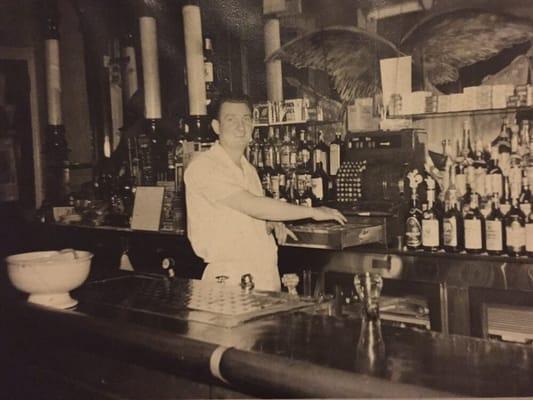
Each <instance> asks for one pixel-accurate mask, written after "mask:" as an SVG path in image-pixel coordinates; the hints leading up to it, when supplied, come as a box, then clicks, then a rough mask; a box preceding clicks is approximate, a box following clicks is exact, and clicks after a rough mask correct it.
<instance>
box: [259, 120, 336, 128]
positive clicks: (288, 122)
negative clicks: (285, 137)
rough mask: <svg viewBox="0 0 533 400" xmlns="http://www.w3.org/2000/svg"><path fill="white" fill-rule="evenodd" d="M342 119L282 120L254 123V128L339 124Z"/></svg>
mask: <svg viewBox="0 0 533 400" xmlns="http://www.w3.org/2000/svg"><path fill="white" fill-rule="evenodd" d="M341 122H342V121H316V120H307V121H304V120H301V121H281V122H272V123H270V124H254V128H259V127H265V126H284V125H303V124H309V125H330V124H338V123H341Z"/></svg>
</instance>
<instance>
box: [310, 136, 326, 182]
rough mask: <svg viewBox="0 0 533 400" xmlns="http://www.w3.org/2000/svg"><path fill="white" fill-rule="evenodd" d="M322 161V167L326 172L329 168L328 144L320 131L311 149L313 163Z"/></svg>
mask: <svg viewBox="0 0 533 400" xmlns="http://www.w3.org/2000/svg"><path fill="white" fill-rule="evenodd" d="M319 162H321V163H322V168H323V169H324V171H325V172H326V173H327V174H328V169H329V146H328V145H327V144H326V143H325V142H324V133H323V132H322V131H320V133H319V135H318V143H317V144H316V146H315V147H314V149H313V165H317V164H318V163H319Z"/></svg>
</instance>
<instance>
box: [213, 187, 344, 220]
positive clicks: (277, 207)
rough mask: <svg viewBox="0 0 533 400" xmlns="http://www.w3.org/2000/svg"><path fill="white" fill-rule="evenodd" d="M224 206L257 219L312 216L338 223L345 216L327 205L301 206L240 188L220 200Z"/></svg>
mask: <svg viewBox="0 0 533 400" xmlns="http://www.w3.org/2000/svg"><path fill="white" fill-rule="evenodd" d="M221 203H222V204H224V205H225V206H227V207H229V208H231V209H233V210H236V211H239V212H242V213H243V214H246V215H249V216H250V217H254V218H257V219H264V220H270V221H293V220H297V219H305V218H312V219H314V220H315V221H327V220H334V221H337V222H338V223H340V224H343V225H344V223H345V222H346V218H345V217H344V215H342V214H341V213H340V212H339V211H337V210H335V209H333V208H328V207H315V208H311V207H302V206H297V205H294V204H289V203H285V202H283V201H279V200H274V199H271V198H268V197H262V196H255V195H253V194H251V193H250V192H247V191H246V190H240V191H238V192H235V193H233V194H231V195H229V196H228V197H226V198H224V199H223V200H221Z"/></svg>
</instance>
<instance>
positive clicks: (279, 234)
mask: <svg viewBox="0 0 533 400" xmlns="http://www.w3.org/2000/svg"><path fill="white" fill-rule="evenodd" d="M266 227H267V233H268V234H271V233H272V231H274V236H275V237H276V240H277V242H278V244H285V242H286V241H287V236H290V237H291V238H293V239H294V240H298V238H297V237H296V235H295V234H294V232H293V231H291V230H290V229H289V228H287V227H286V226H285V224H284V223H283V222H274V221H267V223H266Z"/></svg>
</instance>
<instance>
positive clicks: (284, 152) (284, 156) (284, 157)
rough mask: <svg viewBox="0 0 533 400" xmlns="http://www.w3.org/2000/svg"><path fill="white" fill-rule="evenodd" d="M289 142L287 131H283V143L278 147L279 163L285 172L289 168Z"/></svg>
mask: <svg viewBox="0 0 533 400" xmlns="http://www.w3.org/2000/svg"><path fill="white" fill-rule="evenodd" d="M291 152H292V150H291V142H290V139H289V132H288V131H287V132H285V137H284V138H283V144H282V145H281V149H280V165H281V168H282V169H283V171H285V173H287V172H289V171H290V170H291Z"/></svg>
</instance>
